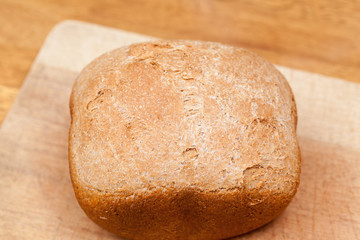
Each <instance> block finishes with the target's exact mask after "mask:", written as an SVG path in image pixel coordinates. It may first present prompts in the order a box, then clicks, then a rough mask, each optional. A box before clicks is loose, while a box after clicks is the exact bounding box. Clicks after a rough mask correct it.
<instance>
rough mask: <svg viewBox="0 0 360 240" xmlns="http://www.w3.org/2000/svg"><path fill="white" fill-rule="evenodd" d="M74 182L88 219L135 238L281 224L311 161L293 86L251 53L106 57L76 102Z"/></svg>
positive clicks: (83, 82) (174, 45)
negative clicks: (305, 155)
mask: <svg viewBox="0 0 360 240" xmlns="http://www.w3.org/2000/svg"><path fill="white" fill-rule="evenodd" d="M70 109H71V116H72V124H71V129H70V135H69V161H70V173H71V177H72V181H73V185H74V189H75V194H76V197H77V199H78V201H79V203H80V205H81V207H82V208H83V209H84V211H85V212H86V214H87V215H88V216H89V217H90V218H91V219H92V220H93V221H95V222H96V223H97V224H99V225H100V226H102V227H104V228H105V229H107V230H109V231H112V232H115V233H117V234H120V235H121V236H124V237H126V238H130V239H219V238H226V237H231V236H235V235H239V234H242V233H245V232H248V231H250V230H252V229H255V228H257V227H259V226H262V225H264V224H265V223H267V222H269V221H271V220H272V219H273V218H274V217H276V216H277V215H279V214H280V213H281V212H282V211H283V210H284V209H285V207H286V206H287V205H288V203H289V202H290V201H291V199H292V197H293V196H294V194H295V192H296V189H297V186H298V184H299V174H300V155H299V154H300V153H299V149H298V143H297V139H296V121H297V119H296V118H297V116H296V106H295V101H294V98H293V94H292V92H291V89H290V87H289V85H288V83H287V81H286V80H285V78H284V77H283V76H282V75H281V74H280V73H279V72H278V71H277V70H276V69H275V68H274V67H273V66H272V65H271V64H270V63H269V62H267V61H266V60H264V59H262V58H260V57H259V56H257V55H255V54H253V53H251V52H248V51H246V50H243V49H239V48H234V47H230V46H226V45H221V44H217V43H208V42H196V41H156V42H150V43H143V44H136V45H132V46H129V47H124V48H120V49H117V50H114V51H112V52H110V53H107V54H104V55H103V56H101V57H99V58H97V59H95V60H94V61H93V62H92V63H91V64H89V65H88V66H87V67H86V68H85V69H84V70H83V71H82V72H81V74H80V75H79V76H78V78H77V79H76V82H75V84H74V87H73V92H72V96H71V100H70Z"/></svg>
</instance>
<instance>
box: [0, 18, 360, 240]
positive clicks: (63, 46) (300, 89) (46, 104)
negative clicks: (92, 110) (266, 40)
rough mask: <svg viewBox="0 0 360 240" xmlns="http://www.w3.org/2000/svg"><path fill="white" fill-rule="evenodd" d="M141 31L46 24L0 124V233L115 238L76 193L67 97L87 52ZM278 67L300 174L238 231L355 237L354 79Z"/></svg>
mask: <svg viewBox="0 0 360 240" xmlns="http://www.w3.org/2000/svg"><path fill="white" fill-rule="evenodd" d="M148 39H150V38H149V37H145V36H141V35H137V34H131V33H128V32H123V31H118V30H114V29H109V28H103V27H100V26H95V25H89V24H84V23H79V22H71V21H68V22H64V23H62V24H60V25H58V26H57V27H56V28H55V29H54V30H53V31H52V32H51V34H50V36H49V38H48V39H47V40H46V42H45V44H44V47H43V48H42V50H41V51H40V53H39V55H38V57H37V59H36V60H35V63H34V65H33V67H32V69H31V71H30V73H29V75H28V77H27V79H26V81H25V83H24V86H23V88H22V90H21V92H20V94H19V97H18V98H17V100H16V102H15V104H14V107H13V108H12V109H11V111H10V113H9V114H8V116H7V118H6V120H5V121H4V123H3V125H2V126H1V129H0V176H1V178H0V179H1V181H0V239H24V238H27V239H119V238H118V237H116V236H114V235H112V234H110V233H107V232H106V231H104V230H102V229H100V228H99V227H97V226H96V225H95V224H94V223H93V222H91V221H90V220H89V219H88V218H87V217H86V216H85V214H84V213H83V212H82V210H81V209H80V207H79V206H78V204H77V202H76V199H75V196H74V193H73V189H72V186H71V182H70V178H69V171H68V160H67V139H68V128H69V125H70V116H69V109H68V101H69V95H70V91H71V87H72V84H73V81H74V79H75V77H76V75H77V74H78V73H79V71H80V70H81V69H82V68H83V67H84V66H85V64H87V63H88V62H89V61H90V60H91V59H93V58H94V57H96V56H98V55H99V54H100V53H102V52H104V51H107V50H110V49H113V48H115V47H119V46H122V45H125V44H129V43H133V42H139V41H144V40H148ZM84 42H86V44H84ZM278 68H279V69H280V71H282V72H283V73H284V75H285V76H286V78H287V79H288V80H289V82H290V85H291V87H292V88H293V91H294V95H295V98H296V101H297V107H298V114H299V122H298V136H299V142H300V147H301V153H302V173H301V184H300V187H299V190H298V193H297V195H296V196H295V198H294V200H293V201H292V203H290V205H289V207H288V208H287V210H286V211H285V212H284V213H283V214H281V215H280V217H278V218H277V219H276V220H275V221H273V222H271V223H270V224H268V225H266V226H264V227H262V228H260V229H258V230H256V231H253V232H251V233H250V234H247V235H244V236H242V237H241V238H238V239H279V240H285V239H344V240H345V239H359V238H360V205H359V204H358V203H359V199H360V174H359V173H360V165H359V157H360V132H359V130H358V126H359V125H360V109H359V108H358V103H359V102H360V95H359V94H358V93H359V92H360V84H355V83H350V82H346V81H341V80H339V79H333V78H329V77H324V76H321V75H317V74H312V73H307V72H302V71H297V70H293V69H290V68H286V67H278Z"/></svg>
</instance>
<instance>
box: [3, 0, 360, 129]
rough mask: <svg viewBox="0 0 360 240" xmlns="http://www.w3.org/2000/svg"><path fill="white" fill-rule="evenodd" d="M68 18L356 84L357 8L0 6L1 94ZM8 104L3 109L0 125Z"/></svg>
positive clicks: (351, 4)
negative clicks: (248, 54)
mask: <svg viewBox="0 0 360 240" xmlns="http://www.w3.org/2000/svg"><path fill="white" fill-rule="evenodd" d="M69 18H70V19H78V20H84V21H89V22H94V23H99V24H102V25H107V26H112V27H116V28H121V29H125V30H129V31H134V32H139V33H143V34H148V35H152V36H156V37H162V38H171V39H174V38H182V39H200V40H210V41H219V42H223V43H229V44H232V45H237V46H242V47H245V48H249V49H250V50H252V51H255V52H257V53H259V54H260V55H262V56H263V57H265V58H267V59H269V60H270V61H272V62H274V63H277V64H281V65H286V66H289V67H294V68H298V69H303V70H308V71H313V72H318V73H322V74H325V75H329V76H334V77H340V78H343V79H346V80H350V81H354V82H359V79H360V45H359V42H360V2H359V1H349V0H345V1H343V0H334V1H326V0H317V1H312V0H303V1H290V0H274V1H264V0H255V1H254V0H244V1H235V0H226V1H221V0H198V1H192V0H174V1H167V0H136V1H133V0H120V1H119V0H102V1H100V0H91V1H88V0H79V1H70V0H64V1H59V0H47V1H45V0H26V1H23V0H0V22H1V26H0V63H1V64H0V86H5V87H13V88H19V87H20V86H21V83H22V81H23V79H24V77H25V75H26V73H27V72H28V70H29V68H30V65H31V63H32V61H33V59H34V57H35V55H36V53H37V52H38V50H39V49H40V47H41V44H42V42H43V41H44V39H45V37H46V35H47V34H48V32H49V31H50V30H51V28H52V27H53V26H54V25H55V24H56V23H58V22H60V21H62V20H65V19H69ZM7 95H8V94H7V93H5V97H6V96H7ZM10 95H11V94H10ZM11 103H12V99H11V98H6V101H1V102H0V112H1V113H0V123H1V122H2V120H3V118H2V117H1V116H4V115H5V113H6V112H7V110H8V109H9V108H10V106H11Z"/></svg>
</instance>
